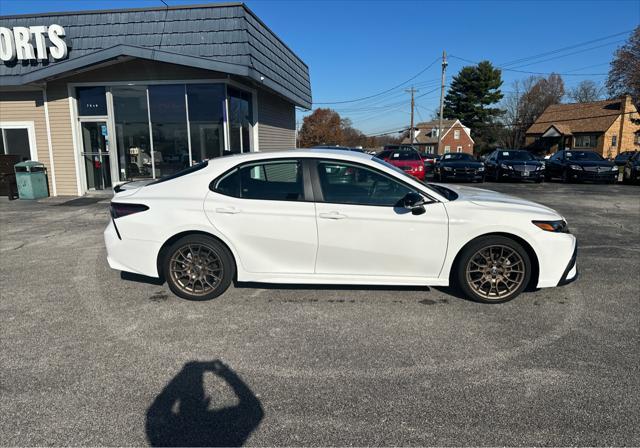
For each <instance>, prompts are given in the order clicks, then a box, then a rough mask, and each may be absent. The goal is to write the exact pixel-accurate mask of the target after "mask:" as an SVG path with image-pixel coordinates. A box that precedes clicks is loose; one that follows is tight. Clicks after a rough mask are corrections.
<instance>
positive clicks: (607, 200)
mask: <svg viewBox="0 0 640 448" xmlns="http://www.w3.org/2000/svg"><path fill="white" fill-rule="evenodd" d="M484 187H485V188H491V189H496V190H499V191H504V192H509V193H511V194H514V195H517V196H522V197H525V198H528V199H532V200H535V201H538V202H541V203H543V204H545V205H548V206H551V207H553V208H555V209H557V210H558V211H559V212H561V213H562V214H563V215H565V216H566V217H567V219H568V221H569V225H570V228H571V229H572V232H573V233H575V234H576V235H577V236H578V238H579V241H580V253H579V257H578V266H579V269H580V279H579V280H578V281H577V282H575V283H573V284H570V285H568V286H565V287H562V288H555V289H544V290H539V291H536V292H531V293H526V294H524V295H522V296H521V297H519V298H518V299H516V300H515V301H512V302H510V303H507V304H503V305H482V304H477V303H473V302H469V301H467V300H464V299H460V298H458V297H456V296H454V295H451V294H449V292H448V291H446V290H439V289H433V288H431V289H430V288H426V287H425V288H395V289H394V288H375V289H372V288H364V287H363V288H358V287H353V288H351V287H350V288H322V289H318V288H314V287H304V288H299V287H284V286H282V287H278V286H269V287H267V286H265V285H258V286H256V285H239V287H235V288H232V289H230V290H229V292H228V293H227V294H225V295H224V296H222V297H220V298H218V299H216V300H213V301H209V302H202V303H197V302H188V301H184V300H180V299H178V298H177V297H175V296H173V295H172V294H171V293H170V291H169V289H168V288H167V287H166V285H158V284H152V283H149V282H142V281H141V279H138V278H130V277H125V278H124V279H123V278H121V275H120V273H118V272H115V271H112V270H110V269H109V267H108V266H107V263H106V259H105V250H104V245H103V242H102V231H103V229H104V227H105V225H106V222H107V219H108V211H107V205H106V204H105V203H100V202H97V203H90V204H85V205H54V204H52V203H32V202H24V201H14V202H8V201H5V200H3V201H0V253H1V258H0V280H1V284H0V295H1V300H0V316H1V327H0V328H1V330H0V341H1V348H0V397H1V399H0V416H1V417H0V445H3V446H5V445H143V444H152V445H167V444H174V445H175V444H178V445H192V444H206V445H216V444H218V445H219V444H222V445H237V444H242V443H245V444H248V445H441V446H442V445H631V446H633V445H635V446H637V445H640V430H639V429H638V428H640V409H639V407H640V405H639V403H640V381H639V379H638V366H639V365H640V357H639V354H640V338H639V331H640V325H639V323H640V299H639V298H640V238H639V236H640V187H634V186H625V185H615V186H612V185H564V184H558V183H552V184H547V183H545V184H492V183H487V184H485V185H484Z"/></svg>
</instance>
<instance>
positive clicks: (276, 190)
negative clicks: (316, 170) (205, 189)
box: [213, 160, 304, 201]
mask: <svg viewBox="0 0 640 448" xmlns="http://www.w3.org/2000/svg"><path fill="white" fill-rule="evenodd" d="M213 190H214V191H215V192H216V193H220V194H224V195H226V196H233V197H237V198H242V199H260V200H267V201H302V200H303V199H304V188H303V183H302V165H301V163H300V161H298V160H277V161H270V162H263V163H252V164H249V165H243V166H241V167H240V168H236V169H234V170H233V171H231V172H229V173H227V174H226V175H225V176H223V177H222V178H220V179H219V180H218V181H217V182H216V183H215V185H214V187H213Z"/></svg>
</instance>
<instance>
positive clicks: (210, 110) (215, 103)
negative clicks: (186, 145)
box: [187, 84, 225, 162]
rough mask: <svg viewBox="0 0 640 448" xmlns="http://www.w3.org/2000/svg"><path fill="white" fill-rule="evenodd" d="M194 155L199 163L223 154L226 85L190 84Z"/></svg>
mask: <svg viewBox="0 0 640 448" xmlns="http://www.w3.org/2000/svg"><path fill="white" fill-rule="evenodd" d="M187 99H188V103H189V127H190V129H189V132H190V133H191V158H192V159H193V160H195V161H196V162H200V161H202V160H204V159H213V158H215V157H220V156H222V155H224V108H225V86H224V84H189V85H187Z"/></svg>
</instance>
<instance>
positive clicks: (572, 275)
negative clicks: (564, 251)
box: [558, 241, 578, 286]
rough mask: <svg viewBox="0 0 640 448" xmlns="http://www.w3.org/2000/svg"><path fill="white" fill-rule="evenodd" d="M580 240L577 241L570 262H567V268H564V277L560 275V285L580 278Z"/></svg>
mask: <svg viewBox="0 0 640 448" xmlns="http://www.w3.org/2000/svg"><path fill="white" fill-rule="evenodd" d="M577 259H578V242H577V241H576V246H575V248H574V249H573V255H572V256H571V260H569V264H567V268H566V269H565V270H564V273H563V274H562V277H560V281H559V282H558V286H563V285H568V284H569V283H572V282H574V281H576V280H577V279H578V265H577Z"/></svg>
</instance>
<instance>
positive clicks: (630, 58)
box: [606, 26, 640, 105]
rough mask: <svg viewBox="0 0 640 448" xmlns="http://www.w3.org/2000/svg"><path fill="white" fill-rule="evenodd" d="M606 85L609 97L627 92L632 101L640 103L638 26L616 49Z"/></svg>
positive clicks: (639, 29)
mask: <svg viewBox="0 0 640 448" xmlns="http://www.w3.org/2000/svg"><path fill="white" fill-rule="evenodd" d="M606 85H607V91H608V92H609V95H610V96H611V97H620V96H622V95H624V94H629V95H631V97H632V98H633V101H634V103H635V104H636V105H640V26H638V27H636V29H635V30H634V31H633V33H632V34H631V37H629V40H628V41H627V42H626V43H625V44H624V45H623V46H622V47H620V48H618V49H617V50H616V52H615V55H614V59H613V61H611V66H610V67H609V76H608V78H607V83H606Z"/></svg>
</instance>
